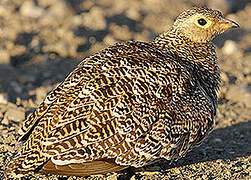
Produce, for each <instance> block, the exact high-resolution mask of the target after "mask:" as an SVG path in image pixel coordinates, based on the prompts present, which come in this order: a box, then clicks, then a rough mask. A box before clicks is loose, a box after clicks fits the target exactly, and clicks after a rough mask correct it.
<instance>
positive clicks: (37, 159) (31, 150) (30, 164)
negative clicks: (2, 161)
mask: <svg viewBox="0 0 251 180" xmlns="http://www.w3.org/2000/svg"><path fill="white" fill-rule="evenodd" d="M29 141H32V139H29V140H28V141H27V142H26V143H25V145H24V146H23V148H22V149H21V151H19V152H18V154H17V155H15V157H13V159H12V160H10V161H9V162H8V163H7V165H6V167H5V170H4V172H5V174H6V176H7V177H21V176H23V175H25V174H27V173H30V172H36V171H38V170H39V168H40V167H41V166H43V164H44V163H46V162H47V161H48V160H49V158H48V157H46V156H44V155H43V154H42V151H41V149H40V148H41V147H39V145H34V144H33V143H32V144H33V145H32V146H30V147H29V143H31V142H29Z"/></svg>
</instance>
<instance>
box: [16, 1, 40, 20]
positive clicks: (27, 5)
mask: <svg viewBox="0 0 251 180" xmlns="http://www.w3.org/2000/svg"><path fill="white" fill-rule="evenodd" d="M43 12H44V9H43V8H41V7H39V6H36V5H35V4H34V3H33V2H31V1H25V2H24V3H23V4H22V6H21V8H20V13H21V14H22V15H23V16H26V17H31V18H38V17H40V16H42V14H43Z"/></svg>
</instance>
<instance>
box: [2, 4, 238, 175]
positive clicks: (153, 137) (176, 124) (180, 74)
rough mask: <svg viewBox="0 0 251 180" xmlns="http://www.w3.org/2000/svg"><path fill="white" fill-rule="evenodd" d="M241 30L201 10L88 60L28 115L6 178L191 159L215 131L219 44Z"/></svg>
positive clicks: (91, 172) (93, 171) (186, 13)
mask: <svg viewBox="0 0 251 180" xmlns="http://www.w3.org/2000/svg"><path fill="white" fill-rule="evenodd" d="M237 27H239V25H238V24H237V23H236V22H234V21H232V20H229V19H227V18H225V17H224V16H223V15H222V13H221V12H220V11H218V10H213V9H210V8H207V7H192V8H190V9H188V10H185V11H184V12H182V13H181V14H180V15H179V16H178V17H177V18H176V19H175V20H174V23H173V25H172V27H170V28H169V29H168V30H167V31H165V32H163V33H161V34H159V35H158V36H157V37H156V38H154V39H153V40H152V41H149V42H141V41H133V40H130V41H124V42H118V43H116V44H114V45H111V46H109V47H107V48H105V49H103V50H100V51H99V52H97V53H95V54H93V55H91V56H89V57H87V58H85V59H83V60H82V61H81V63H80V64H79V65H78V66H77V67H76V68H75V69H74V70H73V71H72V72H71V73H70V74H69V75H68V76H67V77H66V79H65V80H64V81H63V82H61V83H60V84H59V85H58V86H57V87H56V88H55V89H53V90H52V91H51V92H49V94H48V95H47V96H46V98H45V99H44V101H43V102H42V103H41V104H40V105H39V106H38V107H37V108H36V109H35V111H34V112H32V113H31V114H30V115H29V116H28V117H27V119H26V121H25V122H24V123H23V125H22V127H21V128H20V130H19V134H20V138H19V143H20V144H21V148H20V150H19V151H18V152H17V155H15V157H13V158H12V159H11V160H10V162H9V163H8V164H7V165H6V167H5V173H6V174H7V175H10V176H11V175H14V174H15V175H25V174H29V173H34V172H35V173H42V174H57V175H65V176H84V177H85V176H90V175H95V174H106V173H109V172H119V171H122V170H124V169H128V168H132V167H133V168H139V167H143V166H146V165H149V164H152V163H154V162H157V161H159V160H160V159H166V160H170V161H172V160H177V159H179V158H181V157H184V156H185V155H186V153H187V152H188V151H190V150H191V149H192V148H193V147H194V146H198V145H200V144H201V142H202V141H203V139H204V138H205V137H207V136H208V134H209V133H210V132H211V131H212V130H213V128H214V124H215V116H216V110H217V101H218V98H217V91H218V89H219V86H220V68H219V66H218V59H217V56H216V50H215V46H214V44H213V43H212V39H213V38H214V37H215V36H216V35H219V34H221V33H223V32H225V31H226V30H228V29H231V28H237Z"/></svg>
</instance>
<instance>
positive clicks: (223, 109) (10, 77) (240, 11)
mask: <svg viewBox="0 0 251 180" xmlns="http://www.w3.org/2000/svg"><path fill="white" fill-rule="evenodd" d="M193 5H207V6H209V7H213V8H217V9H219V10H221V11H222V12H223V13H224V14H225V15H226V16H227V17H228V18H230V19H232V20H234V21H236V22H238V23H239V24H240V26H241V28H240V29H238V30H234V31H229V32H227V33H225V34H224V35H221V36H219V37H217V38H216V39H215V40H214V42H215V44H216V46H217V53H218V57H219V64H220V67H221V70H222V72H221V77H222V85H221V90H220V92H219V97H220V100H219V108H218V113H217V119H216V127H215V130H214V131H213V132H212V133H211V134H210V135H209V137H208V138H207V139H206V140H205V141H204V143H203V144H202V145H201V146H199V147H196V148H195V149H193V150H192V151H191V152H189V153H188V154H187V156H186V157H184V158H182V159H180V160H178V161H177V162H172V163H171V164H169V162H161V163H158V164H155V165H152V166H149V167H145V168H144V169H141V171H139V172H137V173H136V175H134V176H133V177H132V179H133V178H134V179H160V178H163V179H251V175H250V173H251V18H250V17H251V3H248V0H246V1H243V0H221V1H217V0H208V1H205V0H204V1H200V0H192V1H186V0H137V1H135V0H120V1H115V0H96V1H95V0H85V1H84V0H68V1H67V0H53V1H51V0H23V1H20V0H0V179H4V178H5V177H4V175H3V169H4V167H5V165H6V163H7V162H8V161H9V159H10V158H11V156H12V155H13V153H14V150H15V144H16V139H17V138H18V134H17V131H18V129H19V127H20V125H21V124H22V122H23V121H24V119H25V117H26V116H27V114H29V113H30V112H31V111H33V110H34V108H35V107H36V106H37V105H38V104H39V103H41V101H42V100H43V98H44V97H45V96H46V94H47V93H48V92H49V91H50V90H52V88H53V87H55V86H56V85H57V84H58V83H59V82H61V81H63V80H64V78H65V76H66V75H67V74H68V73H69V72H71V71H72V70H73V68H74V67H75V66H76V65H77V64H78V63H79V62H80V60H81V59H83V58H85V57H87V56H88V55H90V54H92V53H94V52H96V51H98V50H100V49H102V48H104V47H107V46H109V45H111V44H114V43H115V42H118V41H123V40H130V39H133V40H141V41H149V40H152V39H153V38H154V37H155V36H156V35H157V34H158V33H161V32H163V31H165V30H166V29H168V28H169V27H170V26H171V24H172V22H173V20H174V18H175V17H176V16H177V15H178V14H179V13H180V12H182V11H183V10H185V9H187V8H189V7H192V6H193ZM117 177H119V178H120V179H122V178H127V177H126V176H125V175H124V176H123V175H119V174H116V173H111V174H108V175H105V176H91V177H88V179H103V178H110V179H111V178H115V179H116V178H117ZM30 178H34V179H37V178H41V179H60V177H57V176H49V175H47V176H43V175H39V174H34V175H29V176H27V179H30ZM61 179H62V178H61ZM63 179H77V177H68V178H67V177H64V178H63ZM79 179H80V178H79Z"/></svg>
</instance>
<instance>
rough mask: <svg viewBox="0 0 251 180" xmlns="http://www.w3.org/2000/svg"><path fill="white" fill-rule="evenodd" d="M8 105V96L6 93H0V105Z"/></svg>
mask: <svg viewBox="0 0 251 180" xmlns="http://www.w3.org/2000/svg"><path fill="white" fill-rule="evenodd" d="M7 103H8V95H7V94H6V93H0V104H7Z"/></svg>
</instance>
